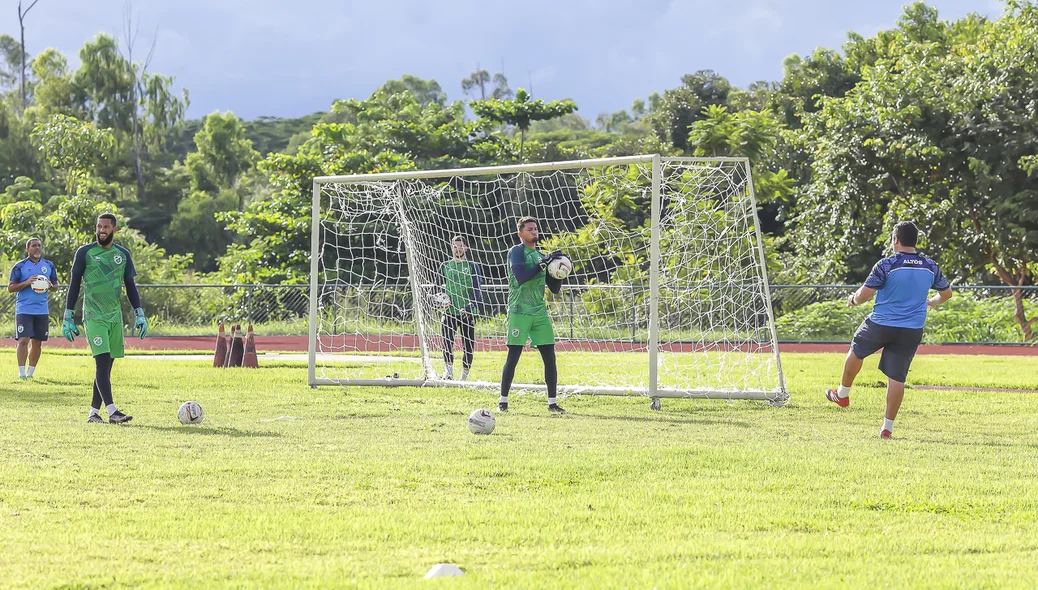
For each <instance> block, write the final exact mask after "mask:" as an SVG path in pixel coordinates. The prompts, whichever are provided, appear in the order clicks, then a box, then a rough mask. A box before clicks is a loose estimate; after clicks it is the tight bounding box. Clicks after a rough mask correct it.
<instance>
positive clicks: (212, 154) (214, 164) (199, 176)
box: [184, 111, 260, 210]
mask: <svg viewBox="0 0 1038 590" xmlns="http://www.w3.org/2000/svg"><path fill="white" fill-rule="evenodd" d="M195 148H196V151H194V152H192V153H190V154H188V156H187V159H186V160H185V162H184V163H185V165H186V166H187V170H188V173H189V174H190V177H191V191H192V192H205V193H212V194H215V193H218V192H220V191H221V190H224V189H231V190H234V189H236V188H237V185H238V180H239V179H240V178H241V176H242V175H243V174H245V173H246V172H248V171H249V170H251V169H252V168H253V166H255V165H256V162H257V161H259V158H260V155H259V152H257V151H256V150H254V149H252V142H251V141H250V140H249V139H248V138H246V137H245V127H244V126H243V125H242V121H241V119H239V118H238V117H236V116H234V113H232V112H230V111H228V112H227V113H224V114H220V111H216V112H214V113H211V114H209V115H207V116H206V118H205V120H204V121H203V123H202V129H200V130H199V131H198V133H196V134H195ZM243 199H244V196H239V197H238V198H237V199H236V201H237V204H238V210H241V209H242V206H243V205H244V201H243Z"/></svg>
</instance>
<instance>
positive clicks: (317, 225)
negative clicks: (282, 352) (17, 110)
mask: <svg viewBox="0 0 1038 590" xmlns="http://www.w3.org/2000/svg"><path fill="white" fill-rule="evenodd" d="M313 199H314V203H313V228H312V230H313V236H312V238H313V243H312V259H311V269H312V273H311V291H310V292H311V301H310V351H309V352H310V355H309V359H310V360H309V382H310V384H311V385H313V386H317V385H331V384H340V385H421V386H436V385H445V386H452V387H487V388H497V387H498V384H499V382H500V377H501V369H502V366H503V364H504V359H505V355H506V350H507V349H506V334H505V330H506V318H507V308H508V305H507V301H508V272H509V271H508V266H507V260H506V259H507V255H508V250H509V249H510V248H511V247H512V246H514V245H515V244H517V243H519V240H518V236H517V231H516V221H517V220H518V219H519V218H521V217H525V216H531V217H534V218H536V219H537V223H538V229H539V231H540V241H539V243H538V249H540V250H541V251H542V252H544V253H548V252H551V251H554V250H561V251H563V252H564V253H565V254H566V255H567V256H568V257H569V258H570V259H571V260H572V262H573V270H572V273H571V274H570V275H569V277H568V278H566V279H565V280H564V281H563V287H562V291H561V292H560V293H559V294H557V295H555V294H552V293H550V292H549V291H545V299H546V301H547V306H548V312H549V315H550V317H551V321H552V325H553V329H554V334H555V341H556V351H557V358H558V374H559V392H560V393H570V394H573V393H588V394H590V393H598V394H612V395H625V394H640V395H646V396H649V397H653V398H660V397H685V396H697V397H719V398H727V399H768V400H772V401H784V400H785V399H786V398H787V394H786V390H785V384H784V381H783V376H782V370H781V364H780V360H779V353H778V347H777V343H776V336H775V330H774V319H773V316H772V312H771V302H770V295H769V292H768V285H767V278H766V276H767V275H766V272H765V266H764V252H763V249H762V246H761V238H760V232H759V229H758V227H757V216H756V204H755V201H754V196H753V187H752V183H751V179H750V167H749V163H748V162H747V161H746V160H745V159H742V158H707V159H704V158H661V157H659V156H635V157H626V158H607V159H601V160H585V161H576V162H554V163H543V164H529V165H516V166H501V167H487V168H471V169H459V170H438V171H437V170H429V171H419V172H405V173H386V174H371V175H353V176H341V177H322V178H317V179H316V180H315V181H314V195H313ZM459 236H460V237H461V238H462V239H463V243H462V244H461V245H463V246H464V247H465V251H464V252H462V254H463V255H461V256H458V255H457V252H455V251H454V248H453V246H454V245H455V244H454V242H455V238H456V237H459ZM459 269H460V270H461V275H459V274H458V273H457V272H456V271H458V270H459ZM459 276H461V277H462V278H463V279H464V280H465V285H464V288H463V289H459V288H451V285H448V284H447V283H448V282H450V281H457V280H458V278H457V277H459ZM466 277H467V278H466ZM444 293H449V294H453V295H452V296H448V297H445V296H444V295H443V294H444ZM459 297H461V298H462V299H464V301H456V299H458V298H459ZM451 299H455V301H450V300H451ZM448 301H450V303H449V304H448ZM462 304H465V306H467V307H468V310H466V311H460V310H459V308H461V307H464V306H463V305H462ZM445 307H446V309H444V308H445ZM466 313H467V314H471V315H470V316H464V314H466ZM463 316H464V319H465V320H466V321H467V322H468V324H469V325H470V326H471V329H472V337H471V339H470V338H468V337H466V334H465V330H464V329H455V328H457V327H458V325H459V324H464V323H465V322H459V321H458V319H459V318H461V317H463ZM445 324H446V327H447V328H449V330H445ZM466 345H468V347H469V348H471V351H472V354H471V369H470V370H469V371H467V375H465V376H466V377H467V379H466V380H465V381H461V380H460V379H461V377H462V374H463V371H464V367H463V366H462V365H463V364H467V363H468V358H466V357H467V356H468V355H466V354H465V349H466V347H467V346H466ZM445 348H448V349H450V350H451V351H452V354H447V355H445ZM448 360H452V363H453V364H452V365H450V368H448V364H447V361H448ZM538 389H540V390H543V389H544V380H543V365H542V364H541V359H540V356H539V355H538V354H537V353H536V351H533V352H529V351H528V352H526V353H525V354H524V356H523V358H522V359H521V360H520V362H519V367H518V369H517V371H516V375H515V379H514V382H513V386H512V391H519V390H538Z"/></svg>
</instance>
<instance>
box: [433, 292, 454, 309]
mask: <svg viewBox="0 0 1038 590" xmlns="http://www.w3.org/2000/svg"><path fill="white" fill-rule="evenodd" d="M432 304H433V305H434V306H435V307H436V309H447V308H448V307H450V306H451V298H450V295H447V294H446V293H437V294H435V295H433V296H432Z"/></svg>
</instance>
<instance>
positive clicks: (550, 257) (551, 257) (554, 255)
mask: <svg viewBox="0 0 1038 590" xmlns="http://www.w3.org/2000/svg"><path fill="white" fill-rule="evenodd" d="M563 256H565V255H564V254H563V253H562V251H561V250H556V251H554V252H552V253H551V254H548V255H547V256H545V257H544V258H541V261H540V262H538V263H537V266H539V267H541V270H544V269H546V268H548V265H549V264H551V262H552V261H553V260H558V259H559V258H562V257H563Z"/></svg>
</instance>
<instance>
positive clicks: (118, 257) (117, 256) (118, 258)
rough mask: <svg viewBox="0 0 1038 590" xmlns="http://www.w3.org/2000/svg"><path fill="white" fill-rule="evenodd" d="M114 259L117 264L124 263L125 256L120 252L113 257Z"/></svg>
mask: <svg viewBox="0 0 1038 590" xmlns="http://www.w3.org/2000/svg"><path fill="white" fill-rule="evenodd" d="M112 260H114V261H115V263H116V264H122V263H123V257H122V256H119V255H118V254H116V255H115V257H113V258H112Z"/></svg>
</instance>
